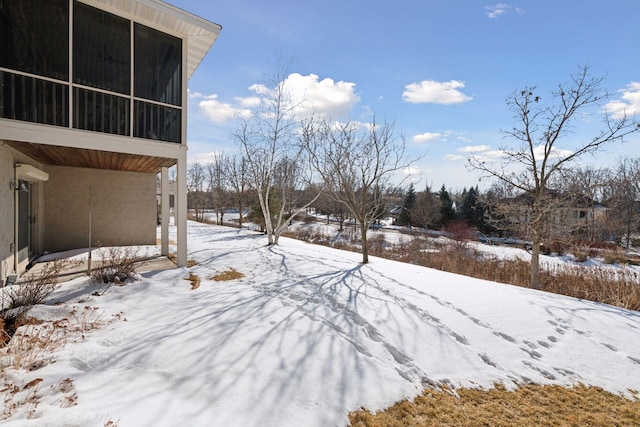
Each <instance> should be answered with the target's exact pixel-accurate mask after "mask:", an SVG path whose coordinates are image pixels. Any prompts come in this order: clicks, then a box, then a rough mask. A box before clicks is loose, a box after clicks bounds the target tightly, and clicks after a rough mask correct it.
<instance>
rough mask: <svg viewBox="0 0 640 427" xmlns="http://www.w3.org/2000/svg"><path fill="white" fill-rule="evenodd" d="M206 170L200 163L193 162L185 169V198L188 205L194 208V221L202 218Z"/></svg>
mask: <svg viewBox="0 0 640 427" xmlns="http://www.w3.org/2000/svg"><path fill="white" fill-rule="evenodd" d="M205 180H206V171H205V168H204V166H202V165H201V164H200V163H194V164H193V165H191V166H190V167H189V169H188V170H187V200H188V204H189V207H190V208H191V209H193V210H194V214H195V218H196V221H203V220H204V209H205V203H206V195H205V192H204V184H205Z"/></svg>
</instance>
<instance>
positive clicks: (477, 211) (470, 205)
mask: <svg viewBox="0 0 640 427" xmlns="http://www.w3.org/2000/svg"><path fill="white" fill-rule="evenodd" d="M463 194H464V197H463V199H462V207H461V208H460V218H461V219H463V220H465V221H467V223H468V224H469V225H471V226H472V227H475V228H477V229H478V230H483V229H484V228H485V220H484V206H483V205H482V203H481V201H480V197H479V192H478V188H477V187H476V188H473V187H471V188H470V189H469V190H468V191H466V192H465V193H463Z"/></svg>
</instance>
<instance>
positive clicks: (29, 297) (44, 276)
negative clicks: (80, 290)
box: [1, 260, 70, 318]
mask: <svg viewBox="0 0 640 427" xmlns="http://www.w3.org/2000/svg"><path fill="white" fill-rule="evenodd" d="M69 264H70V263H69V261H65V260H57V261H52V262H48V263H46V264H45V265H44V267H43V268H42V270H41V271H40V273H39V274H38V275H35V274H30V275H27V276H26V277H25V278H23V279H22V280H20V282H18V283H17V284H15V285H12V286H9V287H7V288H6V289H5V292H4V293H3V294H2V295H3V301H2V303H3V304H2V308H3V310H2V312H3V313H5V312H7V311H9V310H12V309H15V308H21V307H30V306H32V305H36V304H42V303H43V302H45V300H46V299H47V298H48V297H49V296H50V295H51V294H52V293H53V291H55V290H56V288H57V287H58V275H59V274H60V272H61V271H62V270H63V269H64V268H65V267H66V266H67V265H69ZM1 317H3V318H4V316H1Z"/></svg>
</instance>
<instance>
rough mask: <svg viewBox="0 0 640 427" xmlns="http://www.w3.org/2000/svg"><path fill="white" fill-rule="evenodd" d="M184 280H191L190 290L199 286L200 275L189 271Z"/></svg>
mask: <svg viewBox="0 0 640 427" xmlns="http://www.w3.org/2000/svg"><path fill="white" fill-rule="evenodd" d="M186 280H189V281H190V282H191V290H192V291H193V290H195V289H198V288H199V287H200V277H199V276H198V275H197V274H193V273H191V272H189V278H188V279H186Z"/></svg>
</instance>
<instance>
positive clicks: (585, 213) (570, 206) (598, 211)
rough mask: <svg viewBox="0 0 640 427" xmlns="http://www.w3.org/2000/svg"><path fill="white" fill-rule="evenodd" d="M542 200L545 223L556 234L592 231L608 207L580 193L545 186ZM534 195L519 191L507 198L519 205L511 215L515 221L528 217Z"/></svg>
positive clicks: (575, 233) (590, 232)
mask: <svg viewBox="0 0 640 427" xmlns="http://www.w3.org/2000/svg"><path fill="white" fill-rule="evenodd" d="M545 199H546V201H545V204H546V205H547V206H548V213H547V226H548V227H553V228H554V230H553V231H554V233H555V234H556V235H577V236H583V235H592V234H593V232H594V229H595V228H596V227H597V226H599V225H601V223H602V222H603V221H604V220H605V218H606V215H607V211H608V210H609V208H608V207H607V206H605V205H603V204H601V203H599V202H597V201H595V200H593V199H591V198H590V197H587V196H584V195H582V194H572V193H565V192H560V191H556V190H547V191H546V193H545ZM533 200H534V198H533V196H532V195H531V194H529V193H522V194H520V195H518V196H516V197H514V198H513V199H511V200H510V201H509V203H513V204H515V205H516V206H521V209H520V210H519V212H520V213H519V214H518V215H516V216H515V218H512V219H511V221H512V222H515V223H525V222H528V221H529V220H530V218H529V215H530V213H531V211H530V207H531V206H532V205H533Z"/></svg>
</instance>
